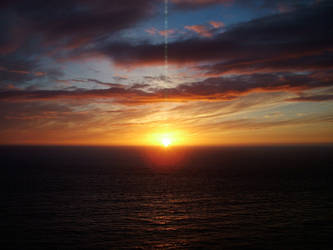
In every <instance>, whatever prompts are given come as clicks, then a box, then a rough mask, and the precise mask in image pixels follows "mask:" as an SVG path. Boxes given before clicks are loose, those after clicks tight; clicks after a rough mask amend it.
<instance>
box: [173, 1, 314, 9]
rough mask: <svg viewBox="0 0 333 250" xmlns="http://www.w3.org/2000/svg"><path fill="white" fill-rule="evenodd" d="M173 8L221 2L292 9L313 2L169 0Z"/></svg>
mask: <svg viewBox="0 0 333 250" xmlns="http://www.w3.org/2000/svg"><path fill="white" fill-rule="evenodd" d="M171 2H172V3H173V4H174V6H175V8H179V9H183V10H191V9H197V8H202V7H209V6H212V5H219V4H222V5H224V6H230V5H239V6H241V7H248V8H268V9H277V10H280V11H283V10H293V9H295V8H301V7H304V6H308V5H310V4H312V3H315V2H316V1H314V0H293V1H290V0H171Z"/></svg>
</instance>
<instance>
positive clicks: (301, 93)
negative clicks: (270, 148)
mask: <svg viewBox="0 0 333 250" xmlns="http://www.w3.org/2000/svg"><path fill="white" fill-rule="evenodd" d="M332 13H333V2H332V1H325V0H293V1H288V0H274V1H273V0H168V1H167V0H135V1H133V0H121V1H118V0H117V1H116V0H94V1H89V0H57V1H54V0H49V1H44V0H27V1H24V0H20V1H19V0H10V1H9V0H8V1H7V0H3V1H1V2H0V144H38V145H39V144H41V145H52V144H55V145H62V144H64V145H158V144H160V143H161V141H162V140H163V139H165V138H168V139H170V140H171V141H172V144H174V145H234V144H237V145H238V144H251V145H252V144H289V143H296V144H299V143H300V144H303V143H332V142H333V102H332V100H333V15H332ZM166 57H167V59H166Z"/></svg>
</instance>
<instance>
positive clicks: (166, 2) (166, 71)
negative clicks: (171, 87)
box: [164, 0, 169, 81]
mask: <svg viewBox="0 0 333 250" xmlns="http://www.w3.org/2000/svg"><path fill="white" fill-rule="evenodd" d="M168 3H169V0H164V79H165V81H167V79H168V28H169V24H168Z"/></svg>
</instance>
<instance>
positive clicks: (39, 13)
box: [0, 0, 157, 51]
mask: <svg viewBox="0 0 333 250" xmlns="http://www.w3.org/2000/svg"><path fill="white" fill-rule="evenodd" d="M156 2H157V0H153V1H151V0H136V1H131V0H122V1H108V0H95V1H87V0H66V1H65V0H57V1H55V0H51V1H43V0H31V1H18V0H16V1H15V0H13V1H10V2H9V1H7V2H5V3H2V6H1V5H0V8H1V9H0V14H1V16H2V17H3V18H6V22H5V23H7V24H8V25H7V29H5V30H4V31H3V30H2V31H1V32H2V34H1V36H0V37H3V38H4V39H2V40H3V41H2V42H1V41H0V51H1V50H5V48H7V47H8V44H9V43H13V39H11V38H14V37H13V35H12V33H14V32H15V30H18V31H19V32H20V33H22V32H24V31H27V30H28V31H30V32H29V34H28V35H29V39H30V38H31V35H34V36H36V35H39V36H40V37H41V38H42V39H43V40H44V42H45V44H54V43H57V42H62V43H63V46H67V47H68V48H76V47H79V46H83V45H86V44H88V43H90V42H92V41H95V40H96V39H99V38H101V37H102V36H109V35H111V34H112V33H115V32H117V31H120V30H123V29H126V28H128V27H130V26H133V25H135V24H136V23H137V22H139V21H141V20H142V19H144V18H146V17H148V16H150V15H152V13H153V7H154V4H155V3H156ZM4 16H5V17H4ZM3 32H5V33H3ZM24 33H25V32H24ZM14 41H15V40H14ZM1 47H2V49H1ZM7 50H8V49H7Z"/></svg>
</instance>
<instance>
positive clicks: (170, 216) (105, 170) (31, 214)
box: [0, 146, 333, 249]
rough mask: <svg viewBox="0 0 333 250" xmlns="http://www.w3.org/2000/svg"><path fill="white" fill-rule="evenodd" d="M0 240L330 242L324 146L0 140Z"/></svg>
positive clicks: (200, 244) (99, 245)
mask: <svg viewBox="0 0 333 250" xmlns="http://www.w3.org/2000/svg"><path fill="white" fill-rule="evenodd" d="M0 157H1V167H0V170H1V177H0V180H1V184H0V187H1V192H0V195H1V196H0V203H1V207H0V216H1V217H0V219H1V220H0V223H1V224H0V231H1V232H0V238H1V242H0V248H1V249H133V248H138V249H146V248H148V249H153V248H161V249H164V248H171V249H178V248H183V249H193V248H194V249H333V182H332V181H333V178H332V177H333V168H332V167H333V148H332V146H316V147H313V146H312V147H310V146H293V147H291V146H290V147H219V148H218V147H214V148H171V149H162V148H144V147H142V148H134V147H132V148H131V147H118V148H116V147H16V146H15V147H0Z"/></svg>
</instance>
